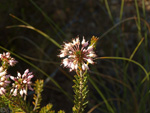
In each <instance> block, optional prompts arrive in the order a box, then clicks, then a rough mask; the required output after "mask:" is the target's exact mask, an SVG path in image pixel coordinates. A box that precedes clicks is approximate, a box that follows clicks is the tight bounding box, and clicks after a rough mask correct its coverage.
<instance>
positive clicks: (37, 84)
mask: <svg viewBox="0 0 150 113" xmlns="http://www.w3.org/2000/svg"><path fill="white" fill-rule="evenodd" d="M34 90H35V94H34V95H33V99H34V102H33V104H34V109H33V111H37V110H38V109H39V108H40V102H41V101H42V96H41V92H42V91H43V80H36V81H35V84H34Z"/></svg>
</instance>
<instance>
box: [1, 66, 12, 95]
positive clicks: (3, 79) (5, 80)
mask: <svg viewBox="0 0 150 113" xmlns="http://www.w3.org/2000/svg"><path fill="white" fill-rule="evenodd" d="M6 74H7V72H6V70H3V67H0V95H3V94H5V93H6V89H5V87H6V86H7V85H8V84H9V83H10V81H9V80H8V78H9V76H10V75H6Z"/></svg>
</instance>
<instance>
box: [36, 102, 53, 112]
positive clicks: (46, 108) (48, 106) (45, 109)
mask: <svg viewBox="0 0 150 113" xmlns="http://www.w3.org/2000/svg"><path fill="white" fill-rule="evenodd" d="M52 107H53V105H52V104H47V105H46V106H44V107H42V108H41V111H40V112H39V113H55V111H53V110H51V109H52Z"/></svg>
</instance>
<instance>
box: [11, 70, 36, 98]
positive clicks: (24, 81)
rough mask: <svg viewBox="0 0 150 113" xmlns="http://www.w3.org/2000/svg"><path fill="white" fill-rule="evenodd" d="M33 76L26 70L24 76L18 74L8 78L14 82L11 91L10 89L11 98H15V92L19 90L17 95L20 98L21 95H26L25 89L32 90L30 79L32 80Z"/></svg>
mask: <svg viewBox="0 0 150 113" xmlns="http://www.w3.org/2000/svg"><path fill="white" fill-rule="evenodd" d="M33 77H34V75H33V74H32V72H29V69H26V70H25V72H24V74H23V75H21V74H20V73H19V72H18V76H17V77H14V76H10V78H11V79H12V80H13V81H15V83H13V84H12V87H13V88H12V89H11V91H10V92H11V93H12V95H13V96H17V92H18V90H19V93H20V95H21V96H23V94H25V95H27V89H28V88H29V89H30V90H33V89H32V87H31V84H32V82H31V78H33Z"/></svg>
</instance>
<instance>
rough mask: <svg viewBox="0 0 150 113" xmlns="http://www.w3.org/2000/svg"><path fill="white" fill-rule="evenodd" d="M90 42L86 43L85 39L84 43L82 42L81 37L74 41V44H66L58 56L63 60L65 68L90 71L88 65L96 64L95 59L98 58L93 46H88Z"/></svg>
mask: <svg viewBox="0 0 150 113" xmlns="http://www.w3.org/2000/svg"><path fill="white" fill-rule="evenodd" d="M88 45H89V43H88V41H85V39H84V37H83V40H82V42H80V40H79V37H77V38H76V39H73V40H72V43H71V42H69V43H64V46H63V49H62V50H61V51H60V54H59V55H58V56H59V57H61V58H64V59H63V60H62V64H63V65H64V67H67V68H70V71H72V70H77V69H80V70H83V71H84V70H87V69H89V67H88V63H90V64H94V61H93V58H95V57H96V54H95V52H94V51H93V44H92V45H90V46H88Z"/></svg>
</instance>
